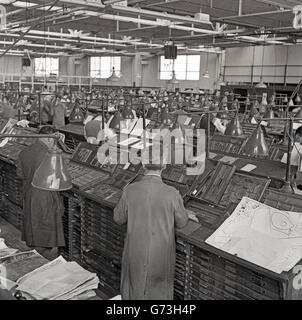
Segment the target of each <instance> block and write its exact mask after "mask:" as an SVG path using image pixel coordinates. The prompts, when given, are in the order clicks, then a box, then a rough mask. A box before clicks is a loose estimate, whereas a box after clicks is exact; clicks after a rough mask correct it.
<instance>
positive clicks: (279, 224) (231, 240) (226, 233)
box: [206, 197, 302, 273]
mask: <svg viewBox="0 0 302 320" xmlns="http://www.w3.org/2000/svg"><path fill="white" fill-rule="evenodd" d="M206 243H208V244H210V245H212V246H214V247H216V248H218V249H221V250H223V251H225V252H228V253H230V254H232V255H236V256H238V257H240V258H242V259H244V260H247V261H249V262H252V263H254V264H256V265H259V266H261V267H263V268H266V269H268V270H271V271H274V272H276V273H281V272H283V271H289V270H291V269H292V268H293V267H294V266H295V265H296V264H297V262H299V260H301V258H302V213H297V212H288V211H281V210H278V209H275V208H272V207H270V206H267V205H265V204H263V203H260V202H258V201H255V200H252V199H250V198H248V197H243V198H242V200H241V201H240V203H239V204H238V206H237V207H236V209H235V210H234V212H233V213H232V215H231V216H230V217H229V218H228V219H226V220H225V221H224V223H223V224H222V225H221V226H220V227H219V228H218V229H217V230H216V231H215V232H214V233H213V234H212V235H211V236H210V237H209V238H208V239H207V240H206Z"/></svg>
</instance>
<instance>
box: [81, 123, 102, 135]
mask: <svg viewBox="0 0 302 320" xmlns="http://www.w3.org/2000/svg"><path fill="white" fill-rule="evenodd" d="M101 129H102V121H100V120H91V121H89V122H87V123H86V125H85V127H84V130H85V135H86V137H87V138H90V137H94V138H97V136H98V134H99V132H100V131H101Z"/></svg>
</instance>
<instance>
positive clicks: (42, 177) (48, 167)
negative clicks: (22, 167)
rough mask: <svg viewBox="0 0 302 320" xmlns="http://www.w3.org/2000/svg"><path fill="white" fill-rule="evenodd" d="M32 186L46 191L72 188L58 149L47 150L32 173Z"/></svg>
mask: <svg viewBox="0 0 302 320" xmlns="http://www.w3.org/2000/svg"><path fill="white" fill-rule="evenodd" d="M32 186H33V187H35V188H38V189H42V190H47V191H64V190H69V189H71V188H72V183H71V177H70V175H69V173H68V170H67V167H66V165H65V163H64V159H63V157H62V151H61V150H60V149H58V148H54V149H50V150H48V151H47V153H46V155H45V157H44V159H43V161H42V163H41V165H40V166H39V168H38V169H37V170H36V172H35V174H34V178H33V181H32Z"/></svg>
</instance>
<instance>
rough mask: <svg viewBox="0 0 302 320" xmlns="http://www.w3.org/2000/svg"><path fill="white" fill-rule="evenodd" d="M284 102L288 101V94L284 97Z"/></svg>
mask: <svg viewBox="0 0 302 320" xmlns="http://www.w3.org/2000/svg"><path fill="white" fill-rule="evenodd" d="M283 102H284V103H285V104H287V103H288V98H287V96H285V97H284V100H283Z"/></svg>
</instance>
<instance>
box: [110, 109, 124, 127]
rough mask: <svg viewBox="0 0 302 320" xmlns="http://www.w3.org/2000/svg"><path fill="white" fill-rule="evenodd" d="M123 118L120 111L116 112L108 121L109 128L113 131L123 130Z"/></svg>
mask: <svg viewBox="0 0 302 320" xmlns="http://www.w3.org/2000/svg"><path fill="white" fill-rule="evenodd" d="M123 120H124V119H123V117H122V114H121V113H120V111H117V112H116V113H115V115H114V116H113V118H112V120H111V121H110V124H109V128H110V129H114V130H121V129H123V128H124V126H123Z"/></svg>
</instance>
